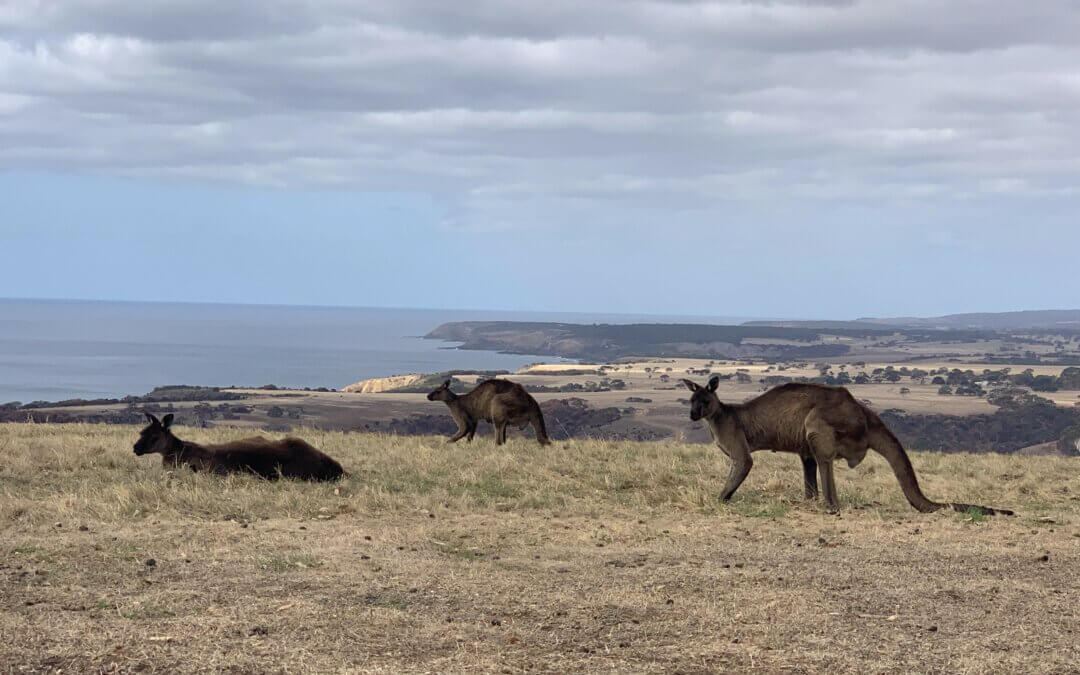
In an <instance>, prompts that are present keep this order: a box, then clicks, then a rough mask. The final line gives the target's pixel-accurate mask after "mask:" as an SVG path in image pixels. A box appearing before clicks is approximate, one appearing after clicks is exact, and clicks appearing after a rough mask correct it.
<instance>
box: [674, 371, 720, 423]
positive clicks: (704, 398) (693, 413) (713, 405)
mask: <svg viewBox="0 0 1080 675" xmlns="http://www.w3.org/2000/svg"><path fill="white" fill-rule="evenodd" d="M682 382H683V384H685V385H686V388H687V389H689V390H690V391H692V392H694V395H693V396H691V397H690V419H691V420H693V421H695V422H697V421H698V420H700V419H701V418H702V417H709V416H711V415H712V414H713V413H715V412H716V411H717V410H719V409H720V399H718V398H717V397H716V388H717V387H718V386H720V378H719V377H718V376H716V375H713V376H712V377H710V378H709V384H708V385H706V386H704V387H702V386H701V385H699V384H698V383H697V382H694V381H692V380H683V381H682Z"/></svg>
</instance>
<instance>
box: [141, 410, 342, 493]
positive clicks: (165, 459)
mask: <svg viewBox="0 0 1080 675" xmlns="http://www.w3.org/2000/svg"><path fill="white" fill-rule="evenodd" d="M143 414H144V415H146V419H147V420H149V422H150V424H149V425H147V426H146V428H145V429H143V430H142V431H141V432H139V440H138V442H136V443H135V454H136V455H138V456H141V455H146V454H152V453H155V452H156V453H160V454H161V465H162V466H166V467H173V466H179V465H181V464H187V465H188V466H189V467H191V470H192V471H208V472H210V473H216V474H227V473H253V474H256V475H259V476H262V477H263V478H266V479H268V480H277V479H278V478H279V477H284V478H299V479H301V480H318V481H323V480H337V479H339V478H341V477H343V476H347V475H348V474H346V473H345V471H344V469H342V468H341V465H340V464H338V463H337V462H336V461H334V460H333V459H331V458H330V457H329V456H327V455H325V454H323V453H322V452H319V451H318V450H316V449H315V448H313V447H312V446H311V445H309V444H308V443H307V442H306V441H303V440H301V439H299V438H291V437H290V438H283V439H281V440H280V441H272V440H270V439H268V438H260V437H258V436H255V437H252V438H244V439H241V440H238V441H231V442H229V443H219V444H216V445H199V444H198V443H192V442H191V441H182V440H180V439H179V438H177V437H176V436H174V435H173V433H172V429H171V428H170V427H172V422H173V415H172V413H169V414H168V415H165V416H164V417H163V418H161V419H160V420H159V419H158V418H156V417H154V416H153V415H151V414H150V413H143Z"/></svg>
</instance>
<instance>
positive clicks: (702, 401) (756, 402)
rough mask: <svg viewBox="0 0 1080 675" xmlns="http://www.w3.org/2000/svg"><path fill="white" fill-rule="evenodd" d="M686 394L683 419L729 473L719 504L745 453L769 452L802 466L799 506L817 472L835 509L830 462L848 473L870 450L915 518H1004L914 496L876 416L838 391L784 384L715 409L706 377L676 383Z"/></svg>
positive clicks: (898, 448) (903, 458)
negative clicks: (706, 435)
mask: <svg viewBox="0 0 1080 675" xmlns="http://www.w3.org/2000/svg"><path fill="white" fill-rule="evenodd" d="M683 383H684V384H685V385H686V387H687V388H688V389H689V390H690V391H692V392H694V395H693V396H692V397H691V399H690V419H691V420H694V421H695V422H696V421H697V420H700V419H705V421H706V422H707V423H708V425H709V431H711V432H712V437H713V440H715V441H716V445H717V446H718V447H719V448H720V450H722V451H723V452H724V454H726V455H727V456H728V457H729V458H730V459H731V473H730V474H729V475H728V479H727V483H726V484H725V485H724V491H723V492H722V493H721V494H720V498H721V499H723V500H724V501H727V500H729V499H731V495H733V494H735V491H736V490H738V489H739V485H741V484H742V482H743V480H744V479H745V478H746V476H747V474H749V473H750V467H751V466H753V464H754V462H753V460H752V459H751V458H750V453H752V452H754V451H755V450H765V449H770V450H774V451H781V452H794V453H796V454H798V455H799V457H801V458H802V464H803V478H804V484H805V488H806V498H807V499H814V498H815V497H817V492H818V485H817V476H816V475H815V470H816V469H818V468H820V470H821V487H822V489H823V490H824V492H825V495H824V497H825V504H826V506H827V507H828V508H829V510H831V511H836V510H838V509H839V503H838V502H837V498H836V482H835V481H834V480H833V460H834V459H835V458H837V457H842V458H844V459H846V460H847V463H848V466H849V467H851V468H855V467H856V466H858V464H859V462H861V461H862V460H863V458H864V457H866V451H867V450H868V449H871V448H872V449H873V450H874V451H875V452H877V453H878V454H879V455H881V456H882V457H884V458H885V460H886V461H887V462H888V463H889V466H890V467H892V470H893V473H894V474H896V478H897V480H899V481H900V489H901V490H903V491H904V496H905V497H907V500H908V501H909V502H910V503H911V505H912V506H914V507H915V508H916V509H918V510H919V511H922V512H924V513H929V512H930V511H937V510H938V509H944V508H949V507H952V508H953V509H955V510H957V511H967V510H975V511H979V512H981V513H983V514H985V515H993V514H1004V515H1008V516H1011V515H1013V512H1012V511H1008V510H1006V509H992V508H990V507H989V506H976V505H972V504H960V503H945V504H942V503H939V502H934V501H931V500H929V499H927V497H926V495H924V494H923V493H922V490H920V489H919V482H918V480H916V478H915V470H914V469H913V468H912V467H911V461H910V460H909V459H908V456H907V453H906V452H904V448H903V446H902V445H900V441H898V440H897V439H896V436H894V435H893V433H892V432H891V431H889V429H888V428H887V427H886V426H885V423H884V422H882V421H881V418H880V417H878V416H877V414H876V413H875V412H874V411H873V410H870V409H869V408H867V407H866V406H864V405H862V404H861V403H859V402H858V401H856V400H855V397H853V396H852V395H851V392H849V391H848V390H847V389H844V388H843V387H827V386H824V385H820V384H798V383H794V382H792V383H788V384H782V385H780V386H778V387H775V388H773V389H770V390H769V391H767V392H765V393H764V394H762V395H761V396H758V397H757V398H754V399H752V400H750V401H748V402H746V403H743V404H740V405H729V404H725V403H721V402H720V399H718V398H717V397H716V387H717V385H719V384H720V378H718V377H716V376H713V377H712V379H710V380H709V385H708V387H702V386H699V385H698V384H696V383H695V382H692V381H690V380H683Z"/></svg>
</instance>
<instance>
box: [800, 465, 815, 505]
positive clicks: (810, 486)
mask: <svg viewBox="0 0 1080 675" xmlns="http://www.w3.org/2000/svg"><path fill="white" fill-rule="evenodd" d="M800 459H801V460H802V469H803V491H804V492H803V494H804V495H805V496H806V498H807V499H810V500H813V499H817V496H818V482H817V468H818V466H817V460H815V459H814V456H813V455H803V456H802V457H800Z"/></svg>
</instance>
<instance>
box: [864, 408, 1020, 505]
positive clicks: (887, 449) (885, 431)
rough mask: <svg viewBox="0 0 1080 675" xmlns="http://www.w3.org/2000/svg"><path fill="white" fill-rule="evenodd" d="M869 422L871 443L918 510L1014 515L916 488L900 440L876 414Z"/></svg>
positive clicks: (913, 472)
mask: <svg viewBox="0 0 1080 675" xmlns="http://www.w3.org/2000/svg"><path fill="white" fill-rule="evenodd" d="M869 422H870V425H869V429H868V430H867V432H868V436H869V441H870V447H871V448H873V449H874V451H875V452H877V453H878V454H879V455H881V456H882V457H884V458H885V461H887V462H888V463H889V466H890V467H892V470H893V473H894V474H896V479H897V480H898V481H899V482H900V489H901V490H903V491H904V496H905V497H907V500H908V502H909V503H910V504H911V505H912V506H914V507H915V508H916V509H918V510H919V511H922V512H923V513H930V512H931V511H938V510H940V509H948V508H951V509H953V510H954V511H960V512H967V511H975V512H977V513H980V514H982V515H986V516H993V515H1003V516H1011V515H1013V512H1012V511H1010V510H1008V509H994V508H991V507H989V506H979V505H977V504H963V503H960V502H946V503H941V502H935V501H933V500H931V499H929V498H928V497H927V496H926V495H924V494H923V492H922V490H921V489H920V488H919V481H918V479H917V478H916V477H915V469H914V468H913V467H912V466H911V460H909V459H908V456H907V453H906V452H904V447H903V446H902V445H901V444H900V441H899V440H898V439H897V438H896V436H895V435H894V434H893V432H892V431H890V430H889V428H888V427H886V426H885V423H884V422H882V421H881V419H880V418H879V417H878V416H877V415H873V416H872V417H871V418H870V419H869Z"/></svg>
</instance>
